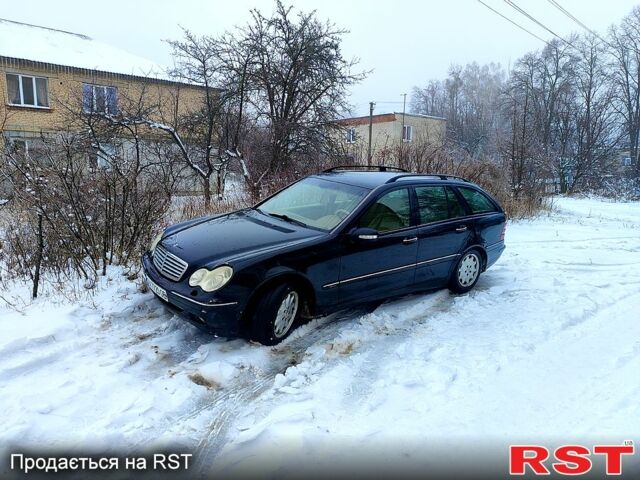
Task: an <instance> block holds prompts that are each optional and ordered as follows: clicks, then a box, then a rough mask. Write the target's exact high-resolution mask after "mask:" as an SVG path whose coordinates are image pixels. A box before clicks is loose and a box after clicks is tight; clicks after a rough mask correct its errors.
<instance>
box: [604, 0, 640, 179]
mask: <svg viewBox="0 0 640 480" xmlns="http://www.w3.org/2000/svg"><path fill="white" fill-rule="evenodd" d="M609 46H610V52H611V54H612V56H613V57H614V64H613V65H614V66H613V79H614V82H615V85H616V95H615V99H616V106H617V110H618V112H619V114H620V116H621V117H622V123H623V125H624V130H625V134H626V144H627V146H628V148H629V151H630V155H631V158H632V159H633V161H634V163H635V175H636V176H640V158H639V156H638V155H639V153H640V151H639V146H640V145H639V143H640V7H635V8H634V9H633V10H632V11H631V13H630V14H629V15H627V16H626V17H625V18H624V19H623V20H622V22H621V24H620V25H619V26H616V27H612V28H611V29H610V33H609Z"/></svg>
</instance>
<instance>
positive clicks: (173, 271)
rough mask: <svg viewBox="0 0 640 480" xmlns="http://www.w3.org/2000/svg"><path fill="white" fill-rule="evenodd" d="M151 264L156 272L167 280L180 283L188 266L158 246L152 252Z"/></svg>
mask: <svg viewBox="0 0 640 480" xmlns="http://www.w3.org/2000/svg"><path fill="white" fill-rule="evenodd" d="M153 264H154V265H155V266H156V268H157V269H158V271H159V272H160V273H161V274H162V275H163V276H165V277H167V278H168V279H169V280H173V281H175V282H178V281H180V279H181V278H182V275H184V272H185V271H186V270H187V268H188V267H189V264H188V263H187V262H185V261H184V260H182V259H181V258H178V257H176V256H175V255H174V254H173V253H169V252H167V251H166V250H165V248H164V247H163V246H162V245H158V246H157V247H156V248H155V250H154V251H153Z"/></svg>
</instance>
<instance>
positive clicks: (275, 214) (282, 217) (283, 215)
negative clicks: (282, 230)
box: [267, 212, 309, 227]
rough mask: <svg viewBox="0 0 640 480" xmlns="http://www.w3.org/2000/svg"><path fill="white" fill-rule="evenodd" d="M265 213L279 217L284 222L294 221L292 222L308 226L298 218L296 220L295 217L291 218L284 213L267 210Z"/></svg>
mask: <svg viewBox="0 0 640 480" xmlns="http://www.w3.org/2000/svg"><path fill="white" fill-rule="evenodd" d="M267 215H270V216H272V217H276V218H281V219H282V220H284V221H285V222H289V223H294V224H296V225H299V226H301V227H308V226H309V225H307V224H306V223H304V222H301V221H300V220H296V219H295V218H291V217H290V216H289V215H286V214H284V213H271V212H268V213H267Z"/></svg>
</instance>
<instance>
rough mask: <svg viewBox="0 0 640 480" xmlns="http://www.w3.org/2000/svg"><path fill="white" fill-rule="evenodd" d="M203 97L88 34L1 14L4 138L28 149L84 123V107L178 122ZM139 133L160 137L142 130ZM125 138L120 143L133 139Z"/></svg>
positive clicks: (1, 130) (89, 110) (0, 110)
mask: <svg viewBox="0 0 640 480" xmlns="http://www.w3.org/2000/svg"><path fill="white" fill-rule="evenodd" d="M203 95H204V90H203V89H202V88H201V87H199V86H196V85H192V84H189V83H186V82H180V81H175V79H173V78H171V77H170V76H168V74H167V73H166V69H165V68H163V67H162V66H159V65H157V64H155V63H154V62H151V61H149V60H147V59H144V58H141V57H138V56H136V55H132V54H130V53H129V52H126V51H123V50H120V49H118V48H115V47H113V46H111V45H107V44H104V43H101V42H98V41H96V40H94V39H92V38H91V37H88V36H86V35H82V34H78V33H73V32H65V31H61V30H56V29H52V28H47V27H42V26H37V25H30V24H25V23H21V22H14V21H11V20H4V19H0V98H1V99H2V100H1V101H0V136H2V137H4V139H5V140H7V141H8V144H9V145H12V146H13V147H18V148H22V149H24V150H25V151H26V152H27V153H28V154H29V152H30V150H31V151H32V152H34V151H36V150H37V147H34V146H37V144H38V142H39V140H40V139H41V138H42V137H43V136H47V135H50V134H54V133H56V132H60V131H68V130H71V131H73V129H74V128H80V126H79V125H78V123H77V119H78V118H81V117H82V115H80V114H81V113H83V112H84V113H98V114H118V113H121V112H127V114H129V115H131V114H133V113H135V112H136V111H141V110H144V112H145V115H144V116H145V118H150V119H151V120H153V121H157V122H163V123H169V124H172V123H173V121H174V120H175V119H176V118H177V117H179V116H181V115H183V114H185V113H187V114H188V113H189V112H192V111H195V110H197V109H199V108H200V106H201V105H202V99H203ZM140 135H141V136H142V138H143V139H145V140H146V139H149V140H152V139H157V138H159V133H158V131H152V130H150V129H144V128H142V130H141V134H140ZM0 138H1V137H0ZM121 140H122V141H120V142H119V144H120V147H119V148H122V145H123V144H126V143H127V142H128V139H126V138H123V139H121ZM3 143H4V142H0V146H2V144H3ZM106 147H107V148H109V147H110V146H109V145H107V146H106ZM114 148H115V147H114ZM124 150H126V148H125V149H124ZM30 156H32V157H33V156H34V155H30ZM89 161H90V162H93V163H94V164H95V163H96V162H99V155H95V156H93V159H92V160H91V159H90V160H89ZM187 176H189V175H188V173H187ZM194 180H195V179H193V178H191V179H190V180H187V181H186V183H185V185H189V184H193V181H194ZM0 181H1V179H0ZM196 183H197V181H196ZM185 188H186V189H187V190H189V189H190V188H191V187H190V186H186V187H185Z"/></svg>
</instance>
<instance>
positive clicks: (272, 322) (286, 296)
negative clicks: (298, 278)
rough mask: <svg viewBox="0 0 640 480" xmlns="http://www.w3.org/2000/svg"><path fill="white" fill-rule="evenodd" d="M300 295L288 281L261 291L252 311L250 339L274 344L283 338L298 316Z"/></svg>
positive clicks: (289, 331) (265, 343) (264, 343)
mask: <svg viewBox="0 0 640 480" xmlns="http://www.w3.org/2000/svg"><path fill="white" fill-rule="evenodd" d="M301 303H302V296H301V295H300V292H299V291H298V290H297V289H296V288H295V287H293V286H292V285H290V284H288V283H283V284H280V285H277V286H274V287H273V288H271V289H270V290H267V291H266V292H264V293H263V295H262V297H261V298H260V300H258V303H257V305H256V307H255V309H254V311H253V318H252V319H251V333H250V337H251V340H254V341H256V342H260V343H262V344H263V345H275V344H277V343H280V342H281V341H282V340H284V339H285V338H286V337H287V335H289V333H291V330H292V327H293V325H294V324H295V322H296V321H297V320H298V318H299V317H300V311H301Z"/></svg>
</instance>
